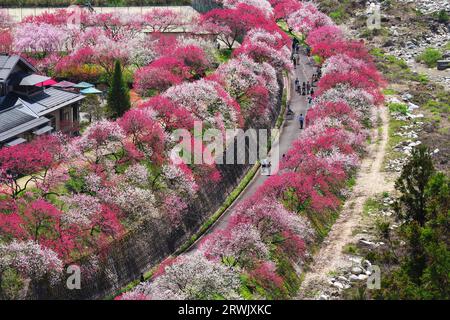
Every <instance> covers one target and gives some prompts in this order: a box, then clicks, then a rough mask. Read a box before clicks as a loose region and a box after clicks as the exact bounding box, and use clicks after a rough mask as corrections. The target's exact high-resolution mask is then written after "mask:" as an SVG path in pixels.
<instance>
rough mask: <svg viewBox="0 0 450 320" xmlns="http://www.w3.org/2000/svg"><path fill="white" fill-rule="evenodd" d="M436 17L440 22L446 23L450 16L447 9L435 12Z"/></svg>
mask: <svg viewBox="0 0 450 320" xmlns="http://www.w3.org/2000/svg"><path fill="white" fill-rule="evenodd" d="M437 19H438V21H439V22H440V23H448V22H449V20H450V16H449V15H448V13H447V11H445V10H441V11H439V12H438V13H437Z"/></svg>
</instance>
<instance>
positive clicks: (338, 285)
mask: <svg viewBox="0 0 450 320" xmlns="http://www.w3.org/2000/svg"><path fill="white" fill-rule="evenodd" d="M333 287H336V288H338V289H344V285H343V284H342V283H340V282H337V281H336V282H335V283H333Z"/></svg>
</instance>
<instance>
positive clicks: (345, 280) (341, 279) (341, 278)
mask: <svg viewBox="0 0 450 320" xmlns="http://www.w3.org/2000/svg"><path fill="white" fill-rule="evenodd" d="M338 279H339V280H340V281H342V282H348V279H347V278H346V277H344V276H339V277H338Z"/></svg>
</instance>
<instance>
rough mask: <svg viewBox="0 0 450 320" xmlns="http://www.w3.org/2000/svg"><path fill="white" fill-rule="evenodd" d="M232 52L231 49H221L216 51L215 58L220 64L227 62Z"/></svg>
mask: <svg viewBox="0 0 450 320" xmlns="http://www.w3.org/2000/svg"><path fill="white" fill-rule="evenodd" d="M232 54H233V50H232V49H221V50H218V51H217V54H216V58H217V61H218V62H219V63H220V64H223V63H226V62H228V60H230V59H231V55H232Z"/></svg>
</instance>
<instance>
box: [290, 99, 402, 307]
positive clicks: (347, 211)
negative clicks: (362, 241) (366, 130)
mask: <svg viewBox="0 0 450 320" xmlns="http://www.w3.org/2000/svg"><path fill="white" fill-rule="evenodd" d="M377 112H378V113H379V116H380V118H381V120H382V133H381V136H379V134H378V130H377V129H374V130H372V132H371V135H372V144H371V145H370V147H369V148H368V155H367V156H366V157H365V158H364V159H363V161H362V164H361V168H360V170H359V173H358V175H357V179H356V184H355V186H354V188H353V191H352V195H351V196H350V198H349V199H348V200H347V201H346V203H345V205H344V207H343V209H342V212H341V214H340V216H339V218H338V219H337V221H336V223H335V224H334V225H333V227H332V229H331V231H330V233H329V234H328V236H327V238H326V239H325V240H324V242H323V244H322V247H321V248H320V249H319V251H318V252H317V254H316V255H315V256H314V258H313V263H312V264H311V265H310V267H309V268H308V269H309V271H307V272H306V275H305V278H304V281H303V282H302V286H301V288H300V296H299V298H300V299H303V298H310V297H311V295H312V294H314V293H315V292H318V291H320V288H321V287H322V286H323V285H329V284H327V279H328V276H329V274H330V273H331V272H334V271H336V270H340V269H343V268H348V267H349V266H350V265H351V261H350V260H349V256H348V255H347V254H345V253H343V248H344V246H345V245H346V244H348V243H352V242H355V240H356V239H355V235H354V230H355V229H356V228H357V227H361V226H362V224H363V222H362V212H363V206H364V203H365V202H366V200H367V199H368V198H370V197H372V196H374V195H376V194H379V193H381V192H383V191H390V190H392V189H393V186H394V183H393V181H392V178H391V177H387V176H385V174H384V173H383V159H384V156H385V150H386V145H387V142H388V125H389V119H388V111H387V110H386V108H384V107H383V108H380V109H379V110H378V111H377Z"/></svg>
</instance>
